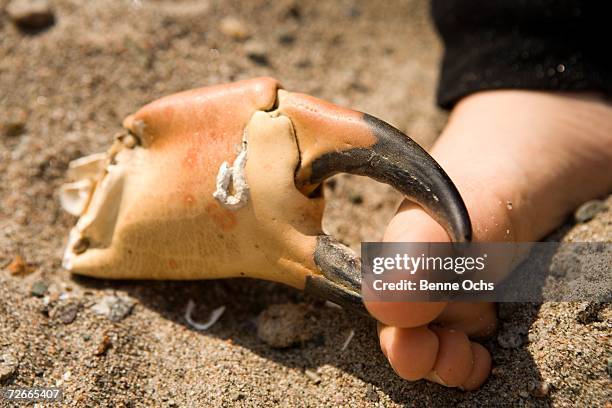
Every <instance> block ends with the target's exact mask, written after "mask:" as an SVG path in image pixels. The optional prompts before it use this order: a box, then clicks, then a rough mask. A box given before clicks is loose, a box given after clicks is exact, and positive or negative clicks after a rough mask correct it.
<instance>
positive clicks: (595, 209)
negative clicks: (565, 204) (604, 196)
mask: <svg viewBox="0 0 612 408" xmlns="http://www.w3.org/2000/svg"><path fill="white" fill-rule="evenodd" d="M606 208H607V207H606V204H605V203H604V202H603V201H601V200H591V201H587V202H586V203H584V204H582V205H581V206H580V207H578V209H577V210H576V212H575V213H574V218H575V219H576V221H577V222H587V221H590V220H592V219H593V218H594V217H595V216H596V215H597V214H598V213H600V212H602V211H604V210H606Z"/></svg>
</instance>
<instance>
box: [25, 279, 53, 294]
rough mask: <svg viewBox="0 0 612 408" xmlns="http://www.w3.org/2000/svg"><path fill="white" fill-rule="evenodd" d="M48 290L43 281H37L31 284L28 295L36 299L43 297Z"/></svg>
mask: <svg viewBox="0 0 612 408" xmlns="http://www.w3.org/2000/svg"><path fill="white" fill-rule="evenodd" d="M48 290H49V285H48V284H47V283H46V282H43V281H37V282H34V283H33V284H32V287H31V288H30V294H31V295H32V296H36V297H43V296H45V293H47V291H48Z"/></svg>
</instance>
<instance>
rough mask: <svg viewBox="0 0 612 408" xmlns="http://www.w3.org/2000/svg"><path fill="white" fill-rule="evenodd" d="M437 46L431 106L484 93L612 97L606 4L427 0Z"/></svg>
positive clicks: (610, 22)
mask: <svg viewBox="0 0 612 408" xmlns="http://www.w3.org/2000/svg"><path fill="white" fill-rule="evenodd" d="M431 5H432V15H433V18H434V22H435V24H436V27H437V28H438V31H439V32H440V35H441V37H442V39H443V41H444V46H445V52H444V58H443V60H442V66H441V72H440V80H439V84H438V94H437V101H438V104H439V105H440V106H442V107H444V108H451V107H452V106H453V105H454V104H455V103H456V102H457V101H458V100H459V99H461V98H462V97H464V96H466V95H469V94H471V93H474V92H477V91H481V90H491V89H505V88H513V89H518V88H520V89H538V90H580V91H599V92H601V93H603V94H606V95H608V96H611V95H612V14H611V13H610V11H611V9H612V2H610V1H608V0H585V1H579V0H565V1H554V0H547V1H537V0H432V3H431Z"/></svg>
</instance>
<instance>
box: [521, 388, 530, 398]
mask: <svg viewBox="0 0 612 408" xmlns="http://www.w3.org/2000/svg"><path fill="white" fill-rule="evenodd" d="M519 397H521V398H529V393H528V392H527V391H525V390H522V391H519Z"/></svg>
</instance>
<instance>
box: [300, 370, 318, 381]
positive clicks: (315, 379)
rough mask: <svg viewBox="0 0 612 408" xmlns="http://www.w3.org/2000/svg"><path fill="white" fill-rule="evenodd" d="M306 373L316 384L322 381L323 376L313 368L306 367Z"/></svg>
mask: <svg viewBox="0 0 612 408" xmlns="http://www.w3.org/2000/svg"><path fill="white" fill-rule="evenodd" d="M304 374H306V377H308V378H309V379H310V381H312V382H313V383H315V384H319V383H320V382H321V376H320V375H319V374H317V373H315V372H314V371H312V370H308V369H306V370H305V371H304Z"/></svg>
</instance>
